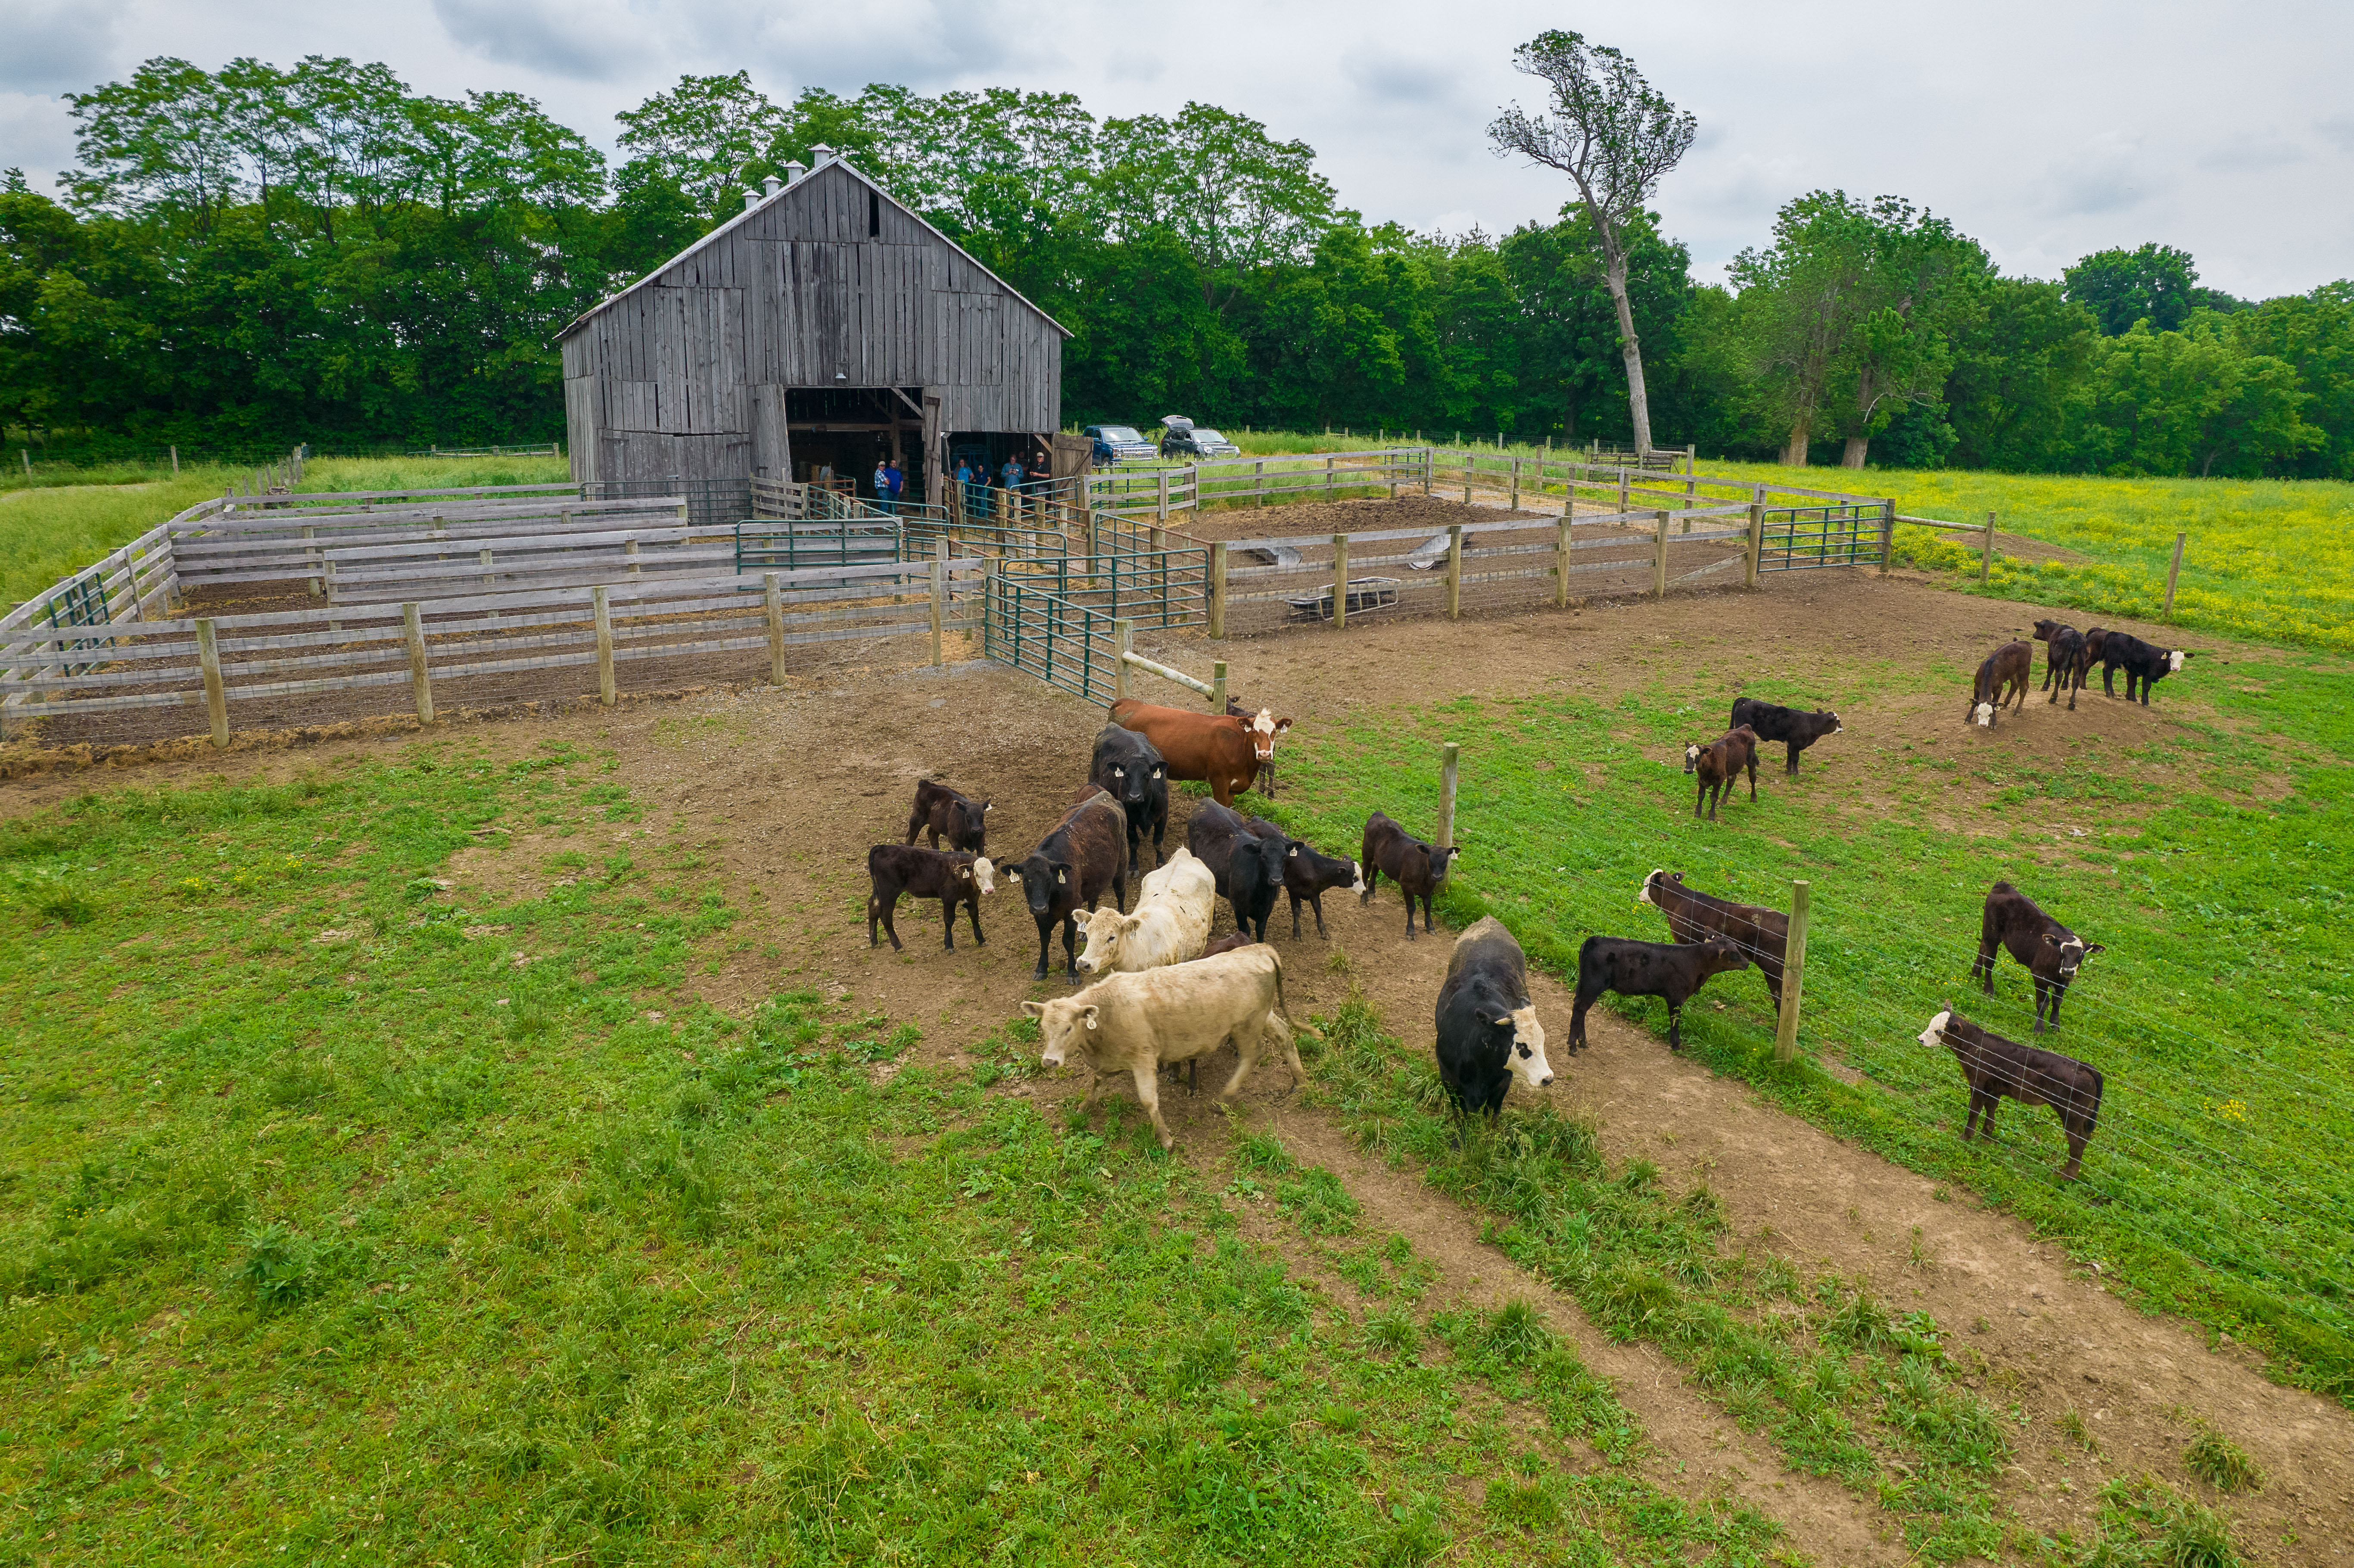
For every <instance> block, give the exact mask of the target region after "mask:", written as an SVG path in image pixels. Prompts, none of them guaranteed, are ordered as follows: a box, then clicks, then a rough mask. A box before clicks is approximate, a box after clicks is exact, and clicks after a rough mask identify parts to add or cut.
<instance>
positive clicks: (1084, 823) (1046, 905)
mask: <svg viewBox="0 0 2354 1568" xmlns="http://www.w3.org/2000/svg"><path fill="white" fill-rule="evenodd" d="M997 869H998V870H999V871H1000V872H1002V874H1004V875H1005V876H1006V877H1007V878H1008V879H1009V880H1011V881H1014V882H1018V883H1020V884H1021V885H1022V897H1023V902H1025V903H1027V904H1028V905H1029V906H1030V914H1031V917H1032V918H1034V919H1035V920H1036V921H1037V922H1038V967H1037V969H1035V970H1034V971H1033V972H1032V974H1031V976H1030V978H1031V979H1032V980H1044V979H1045V978H1046V943H1047V939H1048V938H1051V937H1052V936H1053V935H1054V932H1055V927H1056V926H1060V927H1062V928H1063V964H1064V968H1065V969H1066V970H1067V971H1068V973H1069V976H1070V980H1071V983H1072V984H1074V985H1076V984H1077V983H1078V980H1079V959H1078V945H1079V942H1078V925H1079V923H1078V918H1077V914H1078V911H1079V910H1080V908H1082V907H1085V908H1087V909H1089V910H1092V909H1094V908H1095V906H1096V904H1097V901H1098V900H1099V899H1101V898H1102V897H1103V895H1105V894H1107V893H1109V894H1111V895H1113V897H1114V898H1115V899H1116V900H1117V901H1118V903H1119V907H1120V909H1121V910H1122V912H1125V911H1126V910H1127V908H1128V816H1127V813H1125V812H1123V811H1122V810H1120V809H1119V802H1118V801H1116V800H1113V799H1112V798H1111V797H1110V796H1108V795H1107V794H1105V793H1104V792H1103V791H1102V790H1100V789H1096V788H1095V787H1094V786H1092V785H1090V786H1089V787H1088V788H1087V791H1086V792H1085V793H1084V794H1082V795H1081V796H1080V797H1079V799H1078V800H1077V802H1076V804H1074V805H1073V806H1072V807H1071V809H1070V810H1067V811H1066V812H1064V813H1063V820H1062V821H1059V822H1056V823H1055V825H1054V827H1053V828H1051V829H1049V830H1048V831H1047V833H1046V836H1045V837H1044V838H1043V839H1040V840H1039V841H1038V847H1037V848H1036V849H1034V850H1032V851H1031V852H1030V853H1029V854H1028V855H1027V856H1026V857H1024V858H1023V859H1022V860H1019V861H1008V862H1007V863H1005V864H1003V865H1002V866H999V867H998V868H997Z"/></svg>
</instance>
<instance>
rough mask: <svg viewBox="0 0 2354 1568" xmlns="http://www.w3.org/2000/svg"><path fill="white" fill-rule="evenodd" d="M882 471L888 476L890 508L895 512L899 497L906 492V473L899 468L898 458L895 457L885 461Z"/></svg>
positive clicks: (897, 508)
mask: <svg viewBox="0 0 2354 1568" xmlns="http://www.w3.org/2000/svg"><path fill="white" fill-rule="evenodd" d="M883 471H884V472H885V474H887V475H889V476H890V480H891V510H892V511H893V512H894V513H896V512H897V511H898V510H899V502H900V499H901V498H902V497H903V496H905V495H906V494H907V472H906V471H905V470H903V469H901V468H900V466H899V460H898V459H897V458H896V457H894V458H889V459H886V460H885V462H884V464H883Z"/></svg>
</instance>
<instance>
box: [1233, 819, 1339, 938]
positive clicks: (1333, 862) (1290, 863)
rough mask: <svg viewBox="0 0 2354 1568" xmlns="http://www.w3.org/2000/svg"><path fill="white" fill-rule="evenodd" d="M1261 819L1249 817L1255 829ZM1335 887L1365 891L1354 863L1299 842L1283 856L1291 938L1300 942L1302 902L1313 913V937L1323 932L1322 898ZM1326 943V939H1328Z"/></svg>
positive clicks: (1284, 887)
mask: <svg viewBox="0 0 2354 1568" xmlns="http://www.w3.org/2000/svg"><path fill="white" fill-rule="evenodd" d="M1259 820H1260V819H1258V818H1256V817H1254V818H1252V819H1251V821H1252V824H1253V825H1254V826H1256V825H1257V822H1258V821H1259ZM1336 887H1345V888H1347V889H1348V890H1349V891H1350V892H1352V893H1363V891H1364V890H1365V878H1364V874H1363V871H1362V870H1361V869H1360V868H1359V866H1358V864H1357V863H1356V862H1355V861H1353V860H1344V859H1342V858H1341V856H1339V855H1331V854H1324V853H1320V852H1319V851H1317V850H1315V849H1313V848H1311V847H1310V846H1309V845H1308V844H1306V843H1304V842H1301V841H1300V840H1299V839H1294V840H1292V841H1291V848H1290V849H1289V850H1288V852H1287V853H1285V855H1284V857H1283V890H1284V892H1286V893H1288V894H1289V895H1291V939H1292V940H1293V941H1295V942H1296V941H1298V940H1299V906H1300V904H1301V903H1302V902H1303V901H1304V902H1306V903H1307V904H1308V905H1309V906H1311V907H1312V908H1314V909H1315V911H1316V934H1317V935H1318V936H1319V937H1324V936H1325V935H1326V933H1325V930H1324V895H1326V894H1327V893H1330V892H1331V890H1332V889H1334V888H1336ZM1327 939H1328V940H1329V938H1327Z"/></svg>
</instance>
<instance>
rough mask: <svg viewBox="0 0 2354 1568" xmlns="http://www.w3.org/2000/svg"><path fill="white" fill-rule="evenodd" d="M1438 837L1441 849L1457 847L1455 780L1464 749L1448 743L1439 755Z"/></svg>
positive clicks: (1451, 742) (1453, 743)
mask: <svg viewBox="0 0 2354 1568" xmlns="http://www.w3.org/2000/svg"><path fill="white" fill-rule="evenodd" d="M1438 757H1439V762H1438V837H1437V840H1436V841H1434V842H1437V846H1438V847H1439V848H1440V849H1452V848H1454V847H1455V779H1456V773H1457V770H1458V768H1459V766H1460V765H1461V763H1462V760H1463V748H1462V747H1460V746H1458V745H1457V744H1456V743H1455V742H1454V741H1451V740H1450V741H1448V742H1447V744H1446V745H1445V746H1444V747H1441V748H1440V749H1439V753H1438Z"/></svg>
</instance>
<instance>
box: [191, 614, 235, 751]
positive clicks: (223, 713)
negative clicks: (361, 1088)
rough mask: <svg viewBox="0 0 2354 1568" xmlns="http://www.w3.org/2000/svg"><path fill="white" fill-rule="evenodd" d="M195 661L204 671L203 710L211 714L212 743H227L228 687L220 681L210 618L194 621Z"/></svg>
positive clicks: (217, 657)
mask: <svg viewBox="0 0 2354 1568" xmlns="http://www.w3.org/2000/svg"><path fill="white" fill-rule="evenodd" d="M196 662H197V663H198V664H199V665H201V666H202V667H203V669H204V673H205V712H206V713H207V714H209V715H211V716H212V721H213V744H214V745H215V746H227V745H228V686H227V685H225V684H224V683H222V681H221V667H220V644H219V643H217V642H216V641H214V640H213V623H212V621H211V620H199V621H197V622H196Z"/></svg>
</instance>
